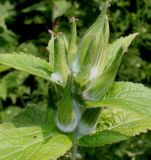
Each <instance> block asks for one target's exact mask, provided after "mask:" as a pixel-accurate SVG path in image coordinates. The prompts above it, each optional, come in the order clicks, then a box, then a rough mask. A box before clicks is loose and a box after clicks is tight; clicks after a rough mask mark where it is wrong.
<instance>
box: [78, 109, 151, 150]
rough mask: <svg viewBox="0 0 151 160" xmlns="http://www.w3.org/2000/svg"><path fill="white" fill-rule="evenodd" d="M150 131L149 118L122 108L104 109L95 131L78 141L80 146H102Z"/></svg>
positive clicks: (150, 122)
mask: <svg viewBox="0 0 151 160" xmlns="http://www.w3.org/2000/svg"><path fill="white" fill-rule="evenodd" d="M148 129H151V118H150V117H147V116H145V115H143V114H137V113H135V112H132V111H128V110H126V109H122V108H118V107H116V108H105V109H104V110H103V111H102V113H101V117H100V119H99V122H98V125H97V130H96V132H95V133H94V134H92V135H87V136H84V137H82V138H81V139H79V144H80V145H82V146H93V147H95V146H102V145H105V144H112V143H115V142H119V141H121V140H125V139H127V138H130V137H131V136H135V135H138V134H140V133H142V132H146V131H147V130H148Z"/></svg>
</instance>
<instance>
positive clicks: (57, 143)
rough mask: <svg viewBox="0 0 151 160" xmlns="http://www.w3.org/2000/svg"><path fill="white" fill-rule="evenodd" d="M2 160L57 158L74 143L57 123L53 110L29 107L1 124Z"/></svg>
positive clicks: (52, 159) (0, 154) (46, 159)
mask: <svg viewBox="0 0 151 160" xmlns="http://www.w3.org/2000/svg"><path fill="white" fill-rule="evenodd" d="M0 142H1V143H0V160H16V159H17V160H42V159H43V160H50V159H51V160H56V159H57V158H58V157H60V156H62V155H64V154H65V153H66V152H67V151H68V150H69V149H70V147H71V141H70V139H69V138H68V137H67V136H65V135H63V134H61V133H59V132H58V130H57V129H56V127H55V126H54V121H53V112H52V111H49V113H46V111H45V110H42V109H39V108H38V107H35V108H27V110H25V111H23V112H21V113H20V114H19V115H18V116H17V117H15V118H14V119H13V120H12V122H9V123H4V124H1V125H0Z"/></svg>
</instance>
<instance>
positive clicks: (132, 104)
mask: <svg viewBox="0 0 151 160" xmlns="http://www.w3.org/2000/svg"><path fill="white" fill-rule="evenodd" d="M86 105H87V106H88V108H89V107H90V108H91V107H92V106H107V107H120V108H127V109H129V110H133V111H135V112H138V113H142V114H145V115H148V116H151V89H149V88H147V87H145V86H143V85H142V84H135V83H131V82H115V83H114V84H113V86H112V88H111V89H110V90H109V92H108V93H107V94H106V95H105V96H104V97H103V98H102V99H101V100H99V101H95V102H92V101H91V102H88V101H87V102H86Z"/></svg>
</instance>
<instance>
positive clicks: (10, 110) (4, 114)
mask: <svg viewBox="0 0 151 160" xmlns="http://www.w3.org/2000/svg"><path fill="white" fill-rule="evenodd" d="M21 110H22V109H21V108H20V107H17V106H9V107H7V108H6V109H4V110H2V111H1V112H0V118H1V120H0V122H6V121H10V120H12V119H13V118H14V117H15V116H16V115H17V114H18V113H19V112H20V111H21Z"/></svg>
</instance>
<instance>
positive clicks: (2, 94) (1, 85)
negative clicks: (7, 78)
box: [0, 81, 7, 100]
mask: <svg viewBox="0 0 151 160" xmlns="http://www.w3.org/2000/svg"><path fill="white" fill-rule="evenodd" d="M6 97H7V86H6V83H5V82H1V81H0V99H1V98H2V99H3V100H6Z"/></svg>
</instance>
